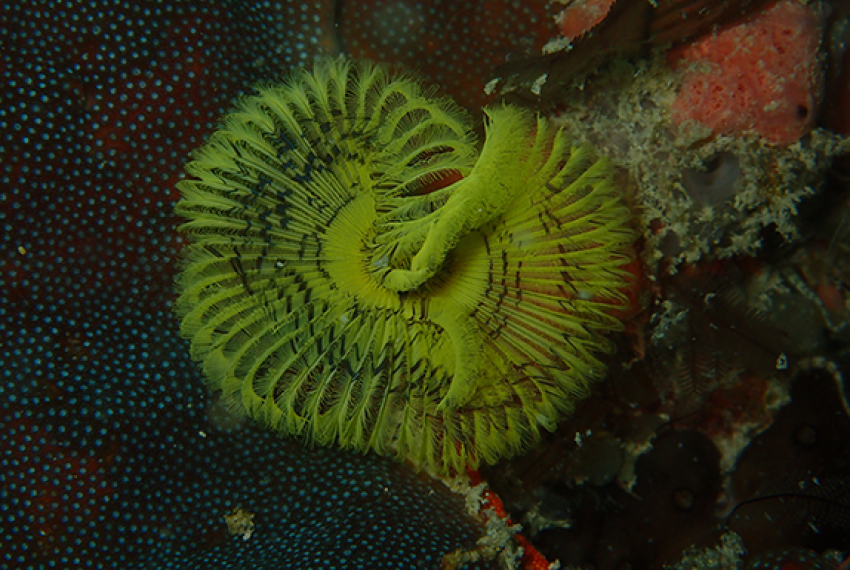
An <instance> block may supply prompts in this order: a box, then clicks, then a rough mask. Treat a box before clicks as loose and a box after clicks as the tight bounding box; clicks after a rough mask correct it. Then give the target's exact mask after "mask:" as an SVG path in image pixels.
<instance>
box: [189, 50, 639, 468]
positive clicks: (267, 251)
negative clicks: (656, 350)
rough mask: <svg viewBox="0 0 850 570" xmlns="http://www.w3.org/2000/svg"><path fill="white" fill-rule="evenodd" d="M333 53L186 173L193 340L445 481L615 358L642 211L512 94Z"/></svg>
mask: <svg viewBox="0 0 850 570" xmlns="http://www.w3.org/2000/svg"><path fill="white" fill-rule="evenodd" d="M487 113H488V123H487V127H486V130H487V136H486V141H485V143H484V145H483V147H482V149H481V151H480V152H479V151H477V150H476V146H475V140H474V137H473V136H472V135H471V134H470V121H469V120H468V119H467V118H466V116H465V115H464V114H463V112H462V111H460V110H459V109H458V108H457V107H456V106H455V105H454V104H452V103H451V102H450V101H448V100H446V99H439V98H434V97H432V96H430V95H429V94H428V93H425V92H424V91H423V89H422V88H421V87H420V86H419V85H418V84H417V83H416V82H415V81H413V80H411V79H409V78H405V77H403V76H398V75H394V74H392V73H390V72H388V71H387V70H386V69H384V68H381V67H377V66H374V65H371V64H368V63H363V62H357V63H355V62H349V61H345V60H341V59H340V60H322V61H320V62H319V63H317V64H316V66H315V69H314V70H312V71H303V70H302V71H297V72H295V73H293V75H292V76H291V77H290V79H289V80H288V81H287V82H286V83H284V84H282V85H278V86H268V87H263V88H261V89H259V94H258V95H256V96H253V97H248V98H246V99H243V100H242V101H241V102H240V103H239V104H238V106H237V109H236V110H235V111H234V112H232V113H231V114H229V115H228V116H227V117H225V119H224V123H223V125H222V127H221V129H220V130H218V131H217V132H216V133H215V134H214V135H213V136H212V137H211V138H210V140H209V142H208V143H207V144H206V145H205V146H204V147H202V148H201V149H199V150H198V151H196V153H195V155H194V161H193V162H191V163H190V164H189V165H188V166H187V170H188V172H189V174H190V175H191V176H192V177H193V178H192V179H189V180H185V181H183V182H181V183H180V185H179V187H180V190H181V191H182V193H183V200H182V201H181V202H180V203H179V204H178V206H177V212H178V213H179V214H180V215H182V216H183V217H185V218H187V219H188V222H187V223H185V224H184V225H183V226H182V231H183V232H184V233H186V234H187V235H188V236H189V237H190V240H189V244H188V245H187V255H186V263H185V267H184V270H183V273H182V275H181V278H180V280H179V284H178V288H179V290H180V298H179V300H178V305H177V306H178V312H179V314H180V315H181V316H182V319H183V321H182V332H183V334H184V335H185V336H186V337H187V338H189V339H191V350H192V355H193V357H194V358H195V359H196V360H198V361H199V362H201V363H202V365H203V368H204V371H205V373H206V375H207V377H208V378H209V380H210V382H211V384H212V385H213V386H214V387H215V388H218V389H220V390H221V391H222V392H223V393H224V395H225V396H227V397H229V398H231V400H232V401H233V402H235V403H236V404H237V405H238V406H239V407H241V408H243V409H244V410H245V411H246V412H247V413H248V414H249V415H251V416H253V417H254V418H257V419H258V420H260V421H262V422H264V423H266V424H268V425H270V426H271V427H273V428H275V429H277V430H279V431H281V432H283V433H286V434H292V435H300V436H302V437H304V438H305V439H307V440H308V441H311V442H316V443H319V444H323V445H325V444H336V445H341V446H343V447H348V448H354V449H359V450H364V451H365V450H368V449H373V450H376V451H378V452H381V453H386V452H389V451H393V452H394V453H396V454H397V455H398V456H399V457H409V458H412V459H413V460H414V461H416V462H418V463H419V464H420V465H423V466H428V467H430V468H431V469H433V470H434V471H437V472H439V473H447V472H450V471H453V470H455V471H459V470H463V469H464V468H466V467H469V466H473V467H474V466H476V465H477V464H478V463H479V462H480V461H481V460H482V459H483V460H485V461H487V462H493V461H495V460H497V459H498V458H500V457H505V456H509V455H512V454H515V453H518V452H520V451H522V450H524V449H526V448H527V447H528V446H529V445H530V444H531V443H533V442H534V441H535V440H536V439H537V437H538V435H539V429H540V426H543V427H545V428H547V429H551V428H553V427H554V425H555V423H556V421H557V420H558V419H559V418H560V417H562V416H563V415H564V414H565V413H566V412H568V411H569V410H570V409H571V407H572V403H573V401H574V400H575V399H576V398H577V397H578V396H580V395H581V394H582V393H583V392H584V391H585V389H586V385H587V383H588V381H590V380H591V379H593V378H595V377H598V376H599V375H600V374H601V373H602V370H603V367H602V365H601V364H600V363H599V361H598V360H597V359H596V357H595V356H594V353H597V352H599V351H603V350H606V349H609V348H610V346H609V343H608V341H606V340H605V338H604V337H603V336H602V334H603V333H604V332H607V331H611V330H616V329H618V328H619V327H620V326H621V325H620V323H619V321H618V320H617V319H616V318H615V317H614V316H613V314H615V313H616V312H617V311H618V310H621V309H622V308H623V307H624V306H625V305H626V304H627V303H626V298H625V295H624V294H623V289H624V288H625V287H626V286H627V285H628V283H629V279H628V273H627V272H626V271H625V270H623V269H622V266H623V265H625V264H626V263H628V261H629V260H630V256H631V247H632V246H631V244H632V241H633V236H632V232H631V231H630V230H629V229H628V220H629V212H628V209H627V208H626V206H625V205H624V204H623V203H622V200H621V198H620V196H619V193H618V191H617V189H616V188H615V187H614V185H613V183H612V174H611V168H610V166H608V164H607V163H606V162H605V161H604V160H597V159H596V158H595V157H594V156H593V155H592V153H591V152H590V151H589V149H587V148H581V147H580V148H574V147H572V146H571V144H570V142H569V141H568V140H567V139H566V136H565V135H564V134H563V133H562V131H560V130H558V129H557V128H555V127H553V126H551V125H549V124H548V123H547V122H546V121H544V120H536V119H535V118H534V117H533V115H531V114H530V113H528V112H526V111H523V110H519V109H516V108H512V107H497V108H493V109H490V110H488V111H487Z"/></svg>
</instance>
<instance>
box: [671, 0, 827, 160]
mask: <svg viewBox="0 0 850 570" xmlns="http://www.w3.org/2000/svg"><path fill="white" fill-rule="evenodd" d="M820 38H821V22H820V19H819V18H818V15H817V14H816V13H815V12H814V10H813V9H812V8H811V7H808V6H804V5H802V4H800V3H799V2H798V1H797V0H782V1H780V2H777V3H775V4H773V5H772V6H770V7H768V8H767V9H765V10H764V11H763V12H760V13H759V14H758V15H756V16H755V17H754V18H752V19H751V20H749V21H747V22H744V23H742V24H739V25H736V26H734V27H731V28H726V29H724V30H721V31H720V32H718V33H715V34H712V35H710V36H707V37H705V38H703V39H701V40H698V41H697V42H695V43H692V44H689V45H687V46H685V47H683V48H681V49H677V50H674V52H672V54H671V61H672V62H673V63H674V65H675V66H677V67H678V68H681V69H684V70H685V74H686V75H685V79H684V83H683V85H682V89H681V91H680V92H679V94H678V95H677V97H676V99H675V100H674V102H673V105H672V108H671V113H672V120H673V123H674V124H675V125H677V126H679V125H682V124H683V123H685V122H687V121H695V122H698V123H701V124H703V125H705V126H706V127H708V128H710V129H711V130H712V131H713V132H714V133H715V134H743V133H746V132H756V133H758V134H760V135H762V136H763V137H764V138H765V139H766V140H767V141H768V142H770V143H771V144H775V145H788V144H791V143H793V142H795V141H797V140H799V139H800V137H802V136H803V135H805V134H806V133H807V132H809V130H811V128H812V126H813V124H814V119H815V110H816V107H817V104H818V101H819V99H820V96H821V90H822V84H823V77H822V74H821V71H820V68H819V63H818V48H819V45H820ZM694 64H706V65H694Z"/></svg>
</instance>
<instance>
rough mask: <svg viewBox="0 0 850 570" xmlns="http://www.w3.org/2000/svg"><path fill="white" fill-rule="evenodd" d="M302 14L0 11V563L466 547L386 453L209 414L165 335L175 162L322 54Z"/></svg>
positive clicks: (99, 2)
mask: <svg viewBox="0 0 850 570" xmlns="http://www.w3.org/2000/svg"><path fill="white" fill-rule="evenodd" d="M317 6H318V9H319V12H316V11H315V10H316V9H317ZM322 6H323V5H314V4H309V5H307V4H304V5H303V6H302V5H301V4H294V3H288V2H285V3H279V4H276V5H275V4H270V3H261V2H240V3H211V2H179V3H162V2H146V1H143V2H123V1H117V0H115V1H109V0H90V1H70V2H61V3H60V2H49V1H33V2H25V3H24V2H20V3H5V4H4V6H3V7H2V8H0V13H2V19H3V22H4V25H3V27H2V30H0V38H2V40H0V42H2V45H3V51H2V54H0V59H1V60H2V66H0V69H2V74H3V82H2V84H0V156H2V161H1V162H2V167H0V219H2V223H3V236H2V241H0V244H2V245H0V248H1V249H2V255H0V272H2V276H3V285H2V287H0V339H2V346H0V362H1V363H2V368H0V428H1V429H0V434H1V435H0V442H2V443H0V505H2V507H0V539H2V540H1V541H0V566H2V567H8V568H20V569H29V568H33V569H34V568H39V569H41V568H71V567H73V568H104V567H109V568H133V567H146V568H233V567H235V566H236V565H240V564H241V565H248V566H250V567H252V568H280V567H282V566H283V567H287V566H288V567H292V568H309V567H321V568H334V567H336V568H345V567H348V568H350V567H368V568H399V567H412V566H415V565H418V564H422V565H424V566H425V567H431V568H435V567H437V566H438V564H439V559H440V557H441V556H443V555H444V554H445V553H447V552H449V551H451V550H454V549H455V548H458V547H461V546H466V545H469V544H470V543H474V542H475V540H476V538H477V536H478V533H479V532H480V529H478V528H477V526H476V523H475V522H474V521H472V520H470V519H468V518H467V517H466V515H464V514H463V512H464V510H463V505H462V504H461V503H460V501H459V500H458V499H457V498H456V497H455V496H454V495H452V494H451V493H449V492H448V490H447V489H445V488H444V487H443V486H442V484H438V485H435V484H433V483H430V482H428V481H427V480H423V479H421V478H419V477H418V476H416V475H414V474H412V472H411V471H410V470H409V469H407V468H406V467H405V466H403V465H400V464H397V463H394V462H389V461H385V460H381V459H380V458H376V457H374V456H372V457H362V456H359V455H352V454H350V453H345V452H342V451H337V450H315V451H313V450H306V449H304V448H303V447H301V446H300V445H297V444H295V443H293V442H286V441H282V440H280V439H279V438H277V437H275V436H273V435H270V434H265V433H261V432H258V431H256V430H253V429H250V428H249V427H243V428H242V429H240V430H234V431H222V430H221V428H220V427H216V426H221V425H222V424H221V422H216V423H211V421H210V419H209V418H208V409H209V407H210V404H211V400H210V397H209V395H208V393H207V392H206V390H205V388H204V387H203V382H202V380H201V378H200V375H199V374H198V372H197V371H196V369H195V367H194V365H193V364H192V363H191V362H190V359H189V356H188V352H187V346H186V343H185V342H184V341H182V340H181V339H180V338H179V335H178V332H177V322H176V320H175V318H174V316H173V313H172V307H171V304H172V301H173V292H172V282H173V278H174V259H175V257H176V255H177V250H178V248H179V244H178V243H177V241H178V240H177V238H176V225H177V223H176V220H175V217H174V215H173V202H174V201H175V199H176V192H175V190H174V183H175V182H176V181H177V180H178V179H179V178H180V176H181V172H182V163H183V161H184V159H185V156H186V155H187V154H188V151H189V150H190V149H191V148H193V147H194V146H196V145H198V144H200V143H201V142H202V140H203V138H204V136H205V135H206V134H207V133H209V131H210V130H211V129H212V128H213V125H214V124H215V121H216V120H217V118H218V117H219V116H220V114H221V113H222V112H223V110H224V107H225V106H226V105H227V104H229V102H230V101H231V99H232V98H233V97H235V96H237V95H238V94H239V93H240V92H241V90H242V89H245V88H246V86H249V85H251V84H253V83H254V82H256V81H257V80H259V79H260V78H261V77H269V76H274V75H275V74H276V73H280V72H281V71H282V70H284V69H287V68H288V67H289V66H291V65H297V64H299V63H301V62H303V61H305V60H306V59H308V58H309V57H310V56H312V55H315V54H316V53H320V52H322V51H323V50H324V49H332V47H331V48H328V44H327V39H328V35H327V34H326V33H325V31H326V30H325V27H324V23H323V22H325V20H324V19H323V17H322V12H321V8H322ZM271 8H274V9H271ZM236 508H241V509H244V510H245V511H246V512H250V513H252V514H253V515H254V519H253V522H254V525H255V530H254V533H253V534H252V535H251V537H250V538H249V539H248V540H243V536H244V535H243V534H239V535H231V534H230V533H229V532H228V526H227V521H226V520H225V518H224V517H225V516H226V515H229V514H231V513H232V512H233V510H234V509H236Z"/></svg>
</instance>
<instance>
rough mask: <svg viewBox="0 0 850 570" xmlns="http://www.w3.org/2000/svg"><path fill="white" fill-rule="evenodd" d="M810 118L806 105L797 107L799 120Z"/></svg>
mask: <svg viewBox="0 0 850 570" xmlns="http://www.w3.org/2000/svg"><path fill="white" fill-rule="evenodd" d="M808 116H809V108H808V107H806V106H805V105H797V118H799V119H800V120H801V121H802V120H804V119H806V118H808Z"/></svg>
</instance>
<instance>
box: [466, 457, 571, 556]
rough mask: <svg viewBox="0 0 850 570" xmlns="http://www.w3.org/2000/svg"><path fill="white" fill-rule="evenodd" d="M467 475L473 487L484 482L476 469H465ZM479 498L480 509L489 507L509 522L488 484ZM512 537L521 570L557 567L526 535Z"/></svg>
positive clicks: (500, 503)
mask: <svg viewBox="0 0 850 570" xmlns="http://www.w3.org/2000/svg"><path fill="white" fill-rule="evenodd" d="M467 475H469V479H470V481H471V483H472V486H473V487H475V486H478V485H480V484H481V483H484V482H485V481H484V479H483V478H482V477H481V474H480V473H479V472H478V471H467ZM481 498H482V499H483V501H484V505H483V506H482V510H483V509H490V510H492V511H493V512H495V513H496V515H497V516H498V517H499V518H501V519H504V520H505V521H506V522H507V523H509V524H510V523H511V517H510V516H508V513H507V512H506V511H505V505H504V504H503V503H502V499H500V498H499V495H497V494H496V492H495V491H493V490H492V489H491V488H490V487H489V486H488V487H487V488H486V489H485V490H484V492H483V493H482V494H481ZM514 539H515V540H516V541H517V543H518V544H519V545H520V546H521V547H522V562H521V566H520V567H521V568H522V569H523V570H550V568H557V566H556V565H553V564H550V563H549V562H548V561H547V560H546V558H545V557H544V556H543V555H542V554H540V551H538V550H537V549H536V548H534V546H532V544H531V541H530V540H528V539H527V538H526V537H524V536H523V535H521V534H519V533H517V534H515V535H514Z"/></svg>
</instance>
